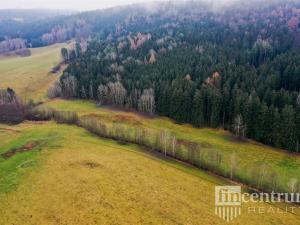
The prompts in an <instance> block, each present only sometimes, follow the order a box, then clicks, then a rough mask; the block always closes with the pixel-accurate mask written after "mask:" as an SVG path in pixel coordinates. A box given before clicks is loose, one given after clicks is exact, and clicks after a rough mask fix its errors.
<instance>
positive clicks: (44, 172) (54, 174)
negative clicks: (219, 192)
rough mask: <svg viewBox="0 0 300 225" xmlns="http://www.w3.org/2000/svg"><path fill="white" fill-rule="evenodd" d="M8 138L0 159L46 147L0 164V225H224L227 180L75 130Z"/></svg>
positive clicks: (27, 128)
mask: <svg viewBox="0 0 300 225" xmlns="http://www.w3.org/2000/svg"><path fill="white" fill-rule="evenodd" d="M10 132H16V133H17V134H16V135H13V136H11V135H10V139H9V140H8V141H7V142H6V143H4V144H2V146H1V152H2V153H3V152H5V151H9V150H10V149H12V148H13V147H19V146H21V145H24V144H25V143H28V142H32V141H36V140H44V141H45V143H44V144H43V145H42V146H41V147H40V148H39V149H36V150H33V152H32V153H31V154H30V155H27V156H23V155H24V154H29V152H28V153H19V154H20V155H22V157H21V158H20V159H19V161H18V162H16V160H15V158H17V157H18V155H15V156H13V157H11V158H9V159H1V162H0V165H1V169H3V170H10V171H11V173H13V174H14V175H13V176H9V177H8V178H6V179H3V177H6V176H8V175H6V174H3V173H2V174H1V179H0V184H1V186H3V185H4V186H6V188H5V189H1V190H0V200H1V204H0V224H24V225H26V224H28V225H31V224H45V225H47V224H97V225H98V224H224V221H223V220H221V219H219V218H217V217H216V216H215V215H214V187H215V185H217V184H225V183H226V182H225V181H224V180H222V179H219V178H216V177H213V176H211V175H208V174H207V173H205V172H202V171H201V170H198V169H194V168H191V167H188V166H185V165H182V164H180V163H178V162H176V161H173V160H170V159H168V160H166V159H163V158H157V157H155V156H152V155H150V154H149V153H147V152H145V151H143V150H142V149H140V148H138V147H137V146H135V145H120V144H118V143H116V142H114V141H110V140H103V139H99V138H98V137H96V136H94V135H92V134H90V133H89V132H87V131H85V130H84V129H81V128H77V127H73V126H68V125H57V124H55V123H53V122H47V123H38V124H36V123H31V122H26V123H23V124H20V125H17V126H13V127H11V126H10V127H7V126H1V138H3V137H5V135H9V134H8V133H10ZM9 162H11V164H13V166H12V165H10V166H8V164H10V163H9ZM29 162H35V163H29ZM24 164H25V165H27V166H25V167H24V166H22V165H24ZM25 174H26V175H25ZM15 177H19V179H18V180H17V181H16V180H15ZM9 182H12V185H9V186H8V185H7V184H8V183H9ZM252 204H253V203H252ZM249 206H251V205H250V204H245V205H243V207H244V208H243V209H242V210H244V211H246V207H249ZM256 206H261V207H268V208H269V207H272V208H273V207H274V206H271V205H267V204H265V203H260V204H256ZM281 207H283V206H281ZM244 221H248V222H247V224H283V223H284V224H298V223H299V222H300V218H299V216H298V214H296V215H295V214H292V213H283V214H280V213H279V214H264V215H262V216H258V215H257V214H254V213H253V214H251V213H250V214H247V213H244V214H242V215H241V216H240V217H238V218H237V219H236V220H234V221H233V222H231V224H243V223H244Z"/></svg>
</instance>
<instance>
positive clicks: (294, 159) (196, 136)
mask: <svg viewBox="0 0 300 225" xmlns="http://www.w3.org/2000/svg"><path fill="white" fill-rule="evenodd" d="M48 105H49V106H51V107H53V108H56V109H59V110H63V109H68V110H71V111H76V112H78V113H79V115H80V116H86V115H90V116H94V117H97V118H98V119H99V120H102V121H105V122H107V123H121V124H127V125H128V126H140V127H146V128H150V129H160V130H161V129H168V130H170V131H171V132H172V133H174V134H176V136H177V138H178V139H181V140H186V141H194V142H198V143H200V144H201V145H202V146H203V148H209V149H211V148H213V149H217V150H220V151H221V152H222V153H223V154H224V161H225V162H226V161H227V162H230V155H231V154H232V153H233V152H235V153H236V157H237V166H238V168H239V174H238V175H239V176H240V177H243V179H245V180H247V179H248V180H250V179H251V176H253V171H252V168H259V167H260V166H261V165H262V164H265V165H267V167H269V168H272V169H273V170H274V171H276V173H278V175H279V176H280V177H281V181H280V183H279V184H278V185H280V186H282V187H284V188H285V189H286V191H289V190H288V182H289V180H290V179H292V178H297V179H298V180H300V157H299V156H297V155H294V154H290V153H288V152H284V151H282V150H280V149H275V148H271V147H268V146H265V145H262V144H259V143H256V142H253V141H247V142H239V141H236V140H234V139H233V138H232V137H231V135H230V133H228V132H226V131H223V130H215V129H209V128H204V129H197V128H194V127H192V126H190V125H179V124H176V123H174V122H173V121H172V120H170V119H167V118H161V117H157V118H152V119H151V118H146V117H143V116H141V115H138V114H135V113H130V112H121V111H112V110H110V109H105V108H98V107H96V105H95V104H94V103H93V102H86V101H67V100H61V99H57V100H55V101H52V102H49V103H48ZM223 170H224V171H227V172H228V173H229V170H230V168H229V167H228V165H227V166H226V165H224V166H223Z"/></svg>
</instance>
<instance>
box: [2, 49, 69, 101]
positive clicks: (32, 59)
mask: <svg viewBox="0 0 300 225" xmlns="http://www.w3.org/2000/svg"><path fill="white" fill-rule="evenodd" d="M63 46H66V44H55V45H51V46H47V47H42V48H34V49H30V50H31V53H32V54H31V56H29V57H19V56H8V57H3V56H2V57H0V88H7V87H10V88H12V89H14V90H15V91H16V92H17V94H18V95H20V96H22V97H23V98H34V99H36V100H40V99H42V98H44V97H45V95H46V92H47V89H48V87H49V86H50V85H51V84H52V83H53V82H54V81H55V80H56V79H57V78H58V76H57V74H50V73H49V71H50V70H51V68H52V67H54V66H56V65H57V64H58V63H59V62H60V49H61V48H62V47H63Z"/></svg>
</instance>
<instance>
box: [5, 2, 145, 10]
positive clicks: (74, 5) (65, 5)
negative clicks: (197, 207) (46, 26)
mask: <svg viewBox="0 0 300 225" xmlns="http://www.w3.org/2000/svg"><path fill="white" fill-rule="evenodd" d="M141 2H148V1H147V0H0V9H20V8H21V9H28V8H29V9H33V8H47V9H73V10H74V9H75V10H79V11H83V10H93V9H102V8H108V7H111V6H117V5H125V4H131V3H141Z"/></svg>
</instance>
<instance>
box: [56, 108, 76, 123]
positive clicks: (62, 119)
mask: <svg viewBox="0 0 300 225" xmlns="http://www.w3.org/2000/svg"><path fill="white" fill-rule="evenodd" d="M53 118H54V120H55V121H56V122H57V123H66V124H77V122H78V115H77V113H76V112H72V111H54V116H53Z"/></svg>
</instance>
